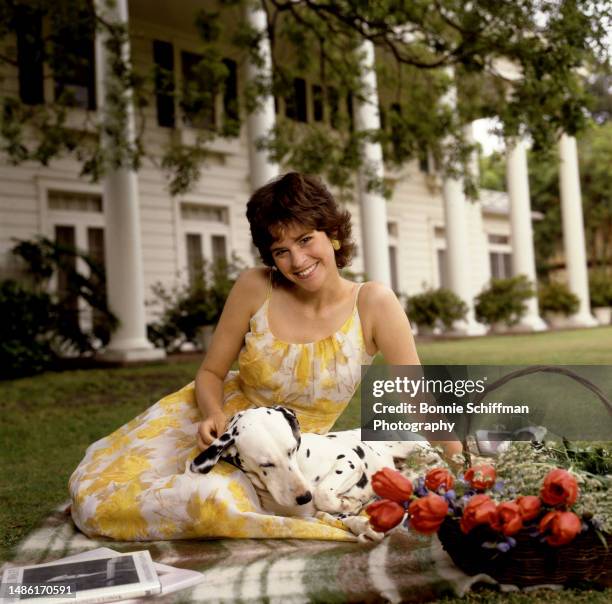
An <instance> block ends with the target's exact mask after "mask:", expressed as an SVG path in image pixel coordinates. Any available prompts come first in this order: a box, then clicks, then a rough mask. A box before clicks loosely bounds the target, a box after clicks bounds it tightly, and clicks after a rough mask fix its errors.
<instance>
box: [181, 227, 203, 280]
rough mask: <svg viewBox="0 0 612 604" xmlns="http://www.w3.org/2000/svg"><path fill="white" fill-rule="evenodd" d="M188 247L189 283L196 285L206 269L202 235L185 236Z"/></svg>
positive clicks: (188, 234) (190, 234) (191, 234)
mask: <svg viewBox="0 0 612 604" xmlns="http://www.w3.org/2000/svg"><path fill="white" fill-rule="evenodd" d="M185 244H186V246H187V275H188V277H189V283H194V282H195V281H197V280H198V279H199V278H201V277H202V271H203V269H204V255H203V253H202V235H200V234H197V233H187V235H186V236H185Z"/></svg>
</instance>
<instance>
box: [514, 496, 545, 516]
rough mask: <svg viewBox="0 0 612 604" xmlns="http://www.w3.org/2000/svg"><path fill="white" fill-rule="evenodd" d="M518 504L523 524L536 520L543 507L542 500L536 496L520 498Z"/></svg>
mask: <svg viewBox="0 0 612 604" xmlns="http://www.w3.org/2000/svg"><path fill="white" fill-rule="evenodd" d="M516 503H517V504H518V506H519V511H520V512H521V518H522V519H523V522H529V520H533V519H534V518H536V517H537V515H538V514H539V513H540V509H541V507H542V502H541V501H540V498H539V497H536V496H535V495H525V496H523V497H519V498H518V499H517V500H516Z"/></svg>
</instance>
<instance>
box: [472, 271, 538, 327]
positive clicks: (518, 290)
mask: <svg viewBox="0 0 612 604" xmlns="http://www.w3.org/2000/svg"><path fill="white" fill-rule="evenodd" d="M533 295H534V291H533V288H532V286H531V283H530V282H529V280H528V279H527V277H525V275H518V276H516V277H510V278H509V279H491V284H490V285H489V287H488V288H486V289H484V290H483V291H482V292H481V293H480V294H479V295H478V296H477V297H476V299H475V302H476V305H475V306H474V310H475V312H476V318H477V320H478V321H481V322H482V323H486V324H488V325H493V324H494V323H505V324H506V325H508V326H510V325H515V324H516V323H518V322H519V321H520V319H521V317H523V316H524V314H525V313H526V312H527V304H526V301H527V300H529V298H531V297H532V296H533Z"/></svg>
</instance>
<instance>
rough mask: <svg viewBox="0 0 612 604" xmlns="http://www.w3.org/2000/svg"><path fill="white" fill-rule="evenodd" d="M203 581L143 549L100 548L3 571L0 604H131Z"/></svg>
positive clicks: (189, 571)
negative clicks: (118, 603)
mask: <svg viewBox="0 0 612 604" xmlns="http://www.w3.org/2000/svg"><path fill="white" fill-rule="evenodd" d="M203 579H204V577H203V575H202V574H201V573H199V572H196V571H192V570H185V569H181V568H175V567H173V566H168V565H166V564H159V563H157V562H153V561H152V560H151V555H150V554H149V552H148V551H146V550H144V551H140V552H131V553H128V554H120V553H119V552H116V551H114V550H112V549H110V548H107V547H100V548H98V549H94V550H90V551H87V552H83V553H80V554H75V555H74V556H68V557H66V558H62V559H60V560H56V561H54V562H50V563H46V564H38V565H35V566H22V567H15V568H9V569H7V570H5V571H4V574H3V576H2V586H1V590H0V602H1V603H3V604H4V603H6V604H8V603H9V602H28V601H29V602H34V601H35V602H38V603H40V604H42V603H47V602H48V603H50V604H63V603H64V602H66V603H68V602H74V603H81V604H85V603H87V602H92V603H93V602H111V601H118V600H124V601H125V600H129V601H132V600H133V599H134V598H139V597H143V596H152V597H156V596H165V595H166V594H169V593H172V592H174V591H178V590H180V589H185V588H186V587H191V586H193V585H196V584H198V583H200V582H202V580H203ZM133 601H134V602H137V600H133Z"/></svg>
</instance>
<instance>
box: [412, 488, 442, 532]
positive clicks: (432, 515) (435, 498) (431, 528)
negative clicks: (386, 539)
mask: <svg viewBox="0 0 612 604" xmlns="http://www.w3.org/2000/svg"><path fill="white" fill-rule="evenodd" d="M408 513H409V514H410V526H412V528H414V530H415V531H418V532H419V533H435V532H436V531H437V530H438V529H439V528H440V525H441V524H442V523H443V522H444V519H445V518H446V514H447V513H448V502H447V501H446V500H445V499H444V498H443V497H440V495H436V494H434V493H429V494H428V495H426V496H425V497H421V498H420V499H415V500H414V501H413V502H412V503H411V504H410V507H409V508H408Z"/></svg>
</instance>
